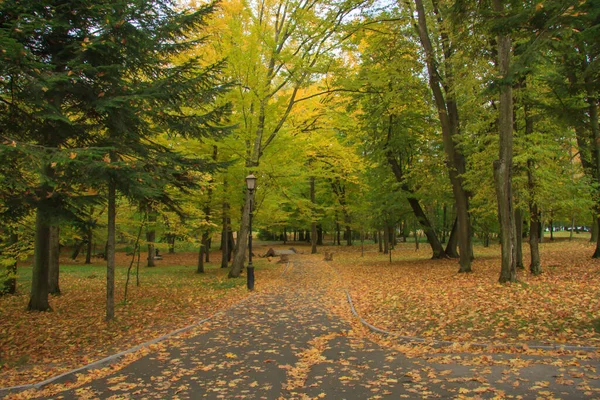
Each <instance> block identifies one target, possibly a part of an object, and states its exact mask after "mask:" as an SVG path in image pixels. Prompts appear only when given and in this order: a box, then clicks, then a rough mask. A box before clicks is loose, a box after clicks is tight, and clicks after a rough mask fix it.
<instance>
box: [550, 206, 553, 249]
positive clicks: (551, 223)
mask: <svg viewBox="0 0 600 400" xmlns="http://www.w3.org/2000/svg"><path fill="white" fill-rule="evenodd" d="M550 241H551V242H553V241H554V220H553V219H552V212H550Z"/></svg>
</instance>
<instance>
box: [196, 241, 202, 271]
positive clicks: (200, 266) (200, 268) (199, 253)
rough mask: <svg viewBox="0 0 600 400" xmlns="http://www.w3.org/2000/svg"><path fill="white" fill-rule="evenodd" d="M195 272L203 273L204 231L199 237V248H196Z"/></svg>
mask: <svg viewBox="0 0 600 400" xmlns="http://www.w3.org/2000/svg"><path fill="white" fill-rule="evenodd" d="M196 273H197V274H203V273H204V233H203V234H202V237H201V238H200V249H199V250H198V265H197V266H196Z"/></svg>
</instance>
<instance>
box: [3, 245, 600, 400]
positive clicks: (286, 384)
mask: <svg viewBox="0 0 600 400" xmlns="http://www.w3.org/2000/svg"><path fill="white" fill-rule="evenodd" d="M320 258H321V256H320V255H315V256H309V255H297V256H294V257H292V262H291V264H290V265H288V266H287V267H286V268H285V269H284V272H283V278H284V279H283V284H282V287H281V288H279V289H277V290H274V291H269V292H263V293H261V292H259V293H257V294H256V295H253V296H251V297H250V298H248V299H247V300H246V301H245V302H243V303H240V304H238V305H236V306H234V307H232V308H230V309H229V310H227V311H224V312H221V313H219V314H217V315H215V316H214V317H213V318H212V319H211V320H210V321H209V322H208V326H207V327H206V328H210V330H206V328H204V329H202V330H200V331H199V332H197V333H196V332H195V331H193V332H192V333H188V336H186V337H184V338H179V339H175V340H171V341H170V342H169V343H165V344H164V345H161V346H157V348H156V350H155V351H153V352H151V353H149V354H146V355H143V356H142V357H141V358H139V359H138V360H136V361H133V362H131V363H130V364H128V365H126V366H125V367H123V368H122V369H120V370H119V371H116V372H114V373H113V374H111V375H109V376H104V377H100V378H98V379H93V377H94V371H90V372H88V375H89V379H90V382H88V383H85V384H83V385H80V386H79V387H76V388H72V389H69V390H66V391H63V392H60V393H56V394H53V393H51V392H50V390H51V389H52V388H51V387H49V388H48V389H44V390H42V391H41V392H37V394H39V395H41V396H42V397H43V396H45V397H46V398H62V399H78V398H109V397H111V396H115V398H181V399H185V398H188V399H195V398H215V399H219V398H223V399H234V398H240V399H244V398H248V399H277V398H282V399H288V398H289V399H295V398H298V399H304V398H331V399H367V398H384V397H387V396H390V397H389V398H455V397H458V396H467V397H474V396H477V397H481V398H491V397H495V396H499V397H506V398H510V397H514V396H517V395H518V396H521V397H522V398H536V397H538V396H541V397H544V398H549V397H556V398H598V397H599V396H600V390H599V389H598V387H599V386H600V380H599V379H600V378H599V377H598V373H597V372H596V370H595V368H596V366H597V361H596V360H592V359H588V358H587V357H584V356H579V357H578V358H577V357H570V358H569V357H564V358H558V357H555V358H551V359H548V357H546V358H545V359H544V358H542V357H538V356H530V355H525V354H522V355H515V354H510V355H506V354H490V355H481V354H472V355H471V354H460V355H457V354H432V355H423V356H421V357H413V358H410V357H408V356H406V355H405V354H403V353H402V352H400V351H398V350H394V349H393V348H387V347H381V346H380V345H378V344H376V343H373V342H371V341H369V340H368V339H366V338H364V337H362V336H361V335H360V334H359V333H358V332H354V331H352V325H351V324H350V322H348V321H346V320H345V319H344V318H341V317H340V316H339V314H336V313H335V312H334V311H336V310H337V311H339V307H340V304H343V303H344V302H345V301H346V299H345V296H344V292H343V291H341V290H340V289H341V288H342V283H341V279H340V278H339V276H337V275H336V274H335V273H334V272H333V270H332V268H329V267H328V264H326V263H324V262H323V261H321V260H320ZM257 279H260V278H259V277H257ZM257 281H258V280H257ZM258 282H259V281H258ZM345 307H346V314H347V315H350V313H349V312H348V305H347V304H346V306H345ZM342 314H343V313H342ZM349 318H350V317H349ZM550 364H553V365H550ZM64 378H65V379H67V378H68V377H64ZM35 394H36V392H31V391H29V392H23V393H17V394H14V395H10V396H9V398H30V397H33V396H34V395H35ZM0 395H1V393H0Z"/></svg>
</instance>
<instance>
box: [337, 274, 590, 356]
mask: <svg viewBox="0 0 600 400" xmlns="http://www.w3.org/2000/svg"><path fill="white" fill-rule="evenodd" d="M336 272H337V271H336ZM344 292H345V293H346V299H347V301H348V304H349V305H350V310H351V311H352V314H353V315H354V316H355V317H356V318H358V320H359V321H360V323H361V324H363V325H364V326H366V327H367V328H369V329H370V330H371V331H373V332H375V333H380V334H382V335H386V336H392V337H395V338H397V339H400V340H402V341H405V342H413V343H430V344H431V345H433V346H438V347H448V346H465V345H469V346H470V347H476V348H481V349H486V348H490V349H495V350H508V349H520V350H523V351H525V350H527V349H532V350H545V351H553V350H554V351H580V352H588V353H593V352H597V351H598V350H600V347H595V346H575V345H527V347H525V345H522V344H514V345H511V344H491V343H470V342H452V341H448V340H435V339H426V338H422V337H418V336H403V335H400V334H398V333H395V332H390V331H386V330H384V329H381V328H378V327H376V326H375V325H372V324H371V323H369V322H368V321H367V320H365V319H364V318H363V317H361V316H360V314H358V312H357V311H356V308H355V307H354V302H353V300H352V296H351V295H350V292H349V291H348V289H346V288H344Z"/></svg>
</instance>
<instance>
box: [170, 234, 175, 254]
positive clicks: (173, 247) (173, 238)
mask: <svg viewBox="0 0 600 400" xmlns="http://www.w3.org/2000/svg"><path fill="white" fill-rule="evenodd" d="M169 254H175V235H169Z"/></svg>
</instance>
